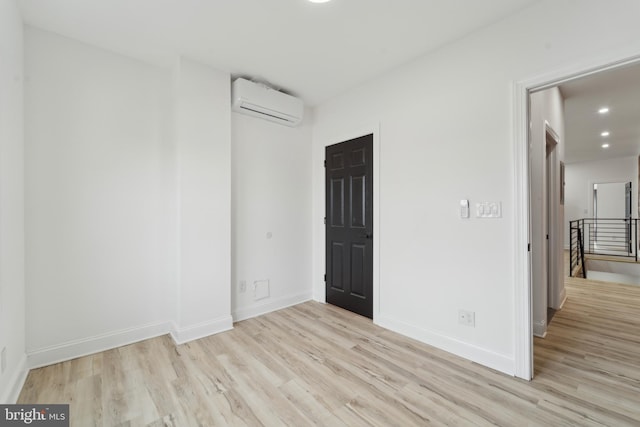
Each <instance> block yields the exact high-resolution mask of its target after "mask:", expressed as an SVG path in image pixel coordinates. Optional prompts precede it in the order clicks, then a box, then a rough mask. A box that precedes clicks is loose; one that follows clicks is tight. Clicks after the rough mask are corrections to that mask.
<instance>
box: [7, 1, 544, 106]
mask: <svg viewBox="0 0 640 427" xmlns="http://www.w3.org/2000/svg"><path fill="white" fill-rule="evenodd" d="M534 1H536V0H483V1H478V0H393V1H390V0H333V1H332V2H329V3H324V4H313V3H310V2H308V1H307V0H46V1H43V0H19V4H20V8H21V11H22V14H23V17H24V20H25V22H26V23H27V24H29V25H32V26H35V27H39V28H42V29H45V30H49V31H53V32H55V33H58V34H61V35H64V36H68V37H71V38H74V39H77V40H81V41H83V42H86V43H89V44H92V45H96V46H99V47H102V48H105V49H109V50H112V51H114V52H117V53H121V54H124V55H128V56H131V57H134V58H138V59H141V60H144V61H148V62H151V63H154V64H159V65H167V66H168V65H170V64H172V63H173V61H174V60H175V58H176V55H184V56H185V57H188V58H190V59H193V60H197V61H200V62H203V63H206V64H209V65H210V66H213V67H215V68H218V69H221V70H225V71H229V72H230V73H232V75H234V76H245V77H251V78H255V79H258V80H262V81H267V82H269V83H271V84H272V85H274V86H275V87H278V88H281V89H283V90H285V91H287V92H289V93H292V94H294V95H297V96H300V97H302V98H303V99H304V100H305V103H306V104H307V105H316V104H318V103H320V102H322V101H324V100H326V99H328V98H331V97H333V96H335V95H337V94H339V93H341V92H344V91H345V90H347V89H349V88H351V87H353V86H355V85H358V84H359V83H362V82H364V81H367V80H369V79H371V78H373V77H375V76H377V75H380V74H382V73H384V72H386V71H388V70H390V69H392V68H394V67H397V66H399V65H401V64H403V63H406V62H408V61H410V60H412V59H414V58H417V57H419V56H421V55H422V54H424V53H426V52H428V51H430V50H433V49H437V48H438V47H440V46H443V45H445V44H447V43H450V42H452V41H454V40H456V39H459V38H461V37H463V36H465V35H466V34H468V33H471V32H473V31H475V30H477V29H479V28H482V27H484V26H487V25H489V24H491V23H494V22H496V21H498V20H500V19H502V18H504V17H506V16H508V15H510V14H513V13H515V12H517V11H519V10H521V9H523V8H525V7H526V6H528V5H529V4H531V3H533V2H534Z"/></svg>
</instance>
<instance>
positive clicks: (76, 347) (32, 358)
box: [27, 322, 170, 369]
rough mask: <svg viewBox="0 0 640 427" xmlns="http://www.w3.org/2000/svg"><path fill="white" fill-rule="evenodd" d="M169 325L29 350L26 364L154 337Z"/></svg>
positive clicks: (31, 365)
mask: <svg viewBox="0 0 640 427" xmlns="http://www.w3.org/2000/svg"><path fill="white" fill-rule="evenodd" d="M169 325H170V324H169V323H168V322H162V323H153V324H148V325H143V326H138V327H135V328H128V329H122V330H119V331H115V332H109V333H106V334H101V335H96V336H93V337H88V338H83V339H79V340H73V341H68V342H66V343H62V344H58V345H54V346H51V347H46V348H42V349H38V350H33V351H29V352H27V359H28V366H29V368H30V369H34V368H39V367H42V366H47V365H53V364H54V363H59V362H64V361H67V360H71V359H76V358H78V357H82V356H87V355H89V354H94V353H99V352H101V351H105V350H110V349H112V348H116V347H121V346H123V345H128V344H132V343H135V342H138V341H143V340H146V339H149V338H155V337H157V336H160V335H165V334H167V333H168V332H169V329H170V326H169Z"/></svg>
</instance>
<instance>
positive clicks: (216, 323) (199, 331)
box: [171, 316, 233, 345]
mask: <svg viewBox="0 0 640 427" xmlns="http://www.w3.org/2000/svg"><path fill="white" fill-rule="evenodd" d="M231 329H233V319H232V318H231V316H224V317H221V318H219V319H214V320H210V321H206V322H202V323H198V324H196V325H191V326H186V327H184V328H179V327H178V325H176V324H175V323H174V324H173V327H172V328H171V338H173V342H175V344H176V345H180V344H184V343H187V342H189V341H193V340H197V339H200V338H204V337H208V336H210V335H215V334H219V333H220V332H225V331H229V330H231Z"/></svg>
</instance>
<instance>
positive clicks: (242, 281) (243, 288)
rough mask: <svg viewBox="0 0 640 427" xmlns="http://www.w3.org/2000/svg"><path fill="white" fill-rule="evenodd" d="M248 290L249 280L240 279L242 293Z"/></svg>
mask: <svg viewBox="0 0 640 427" xmlns="http://www.w3.org/2000/svg"><path fill="white" fill-rule="evenodd" d="M245 292H247V281H246V280H241V281H240V293H241V294H243V293H245Z"/></svg>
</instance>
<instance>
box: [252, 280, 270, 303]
mask: <svg viewBox="0 0 640 427" xmlns="http://www.w3.org/2000/svg"><path fill="white" fill-rule="evenodd" d="M265 298H269V281H268V280H256V281H255V282H253V299H254V301H258V300H261V299H265Z"/></svg>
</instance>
